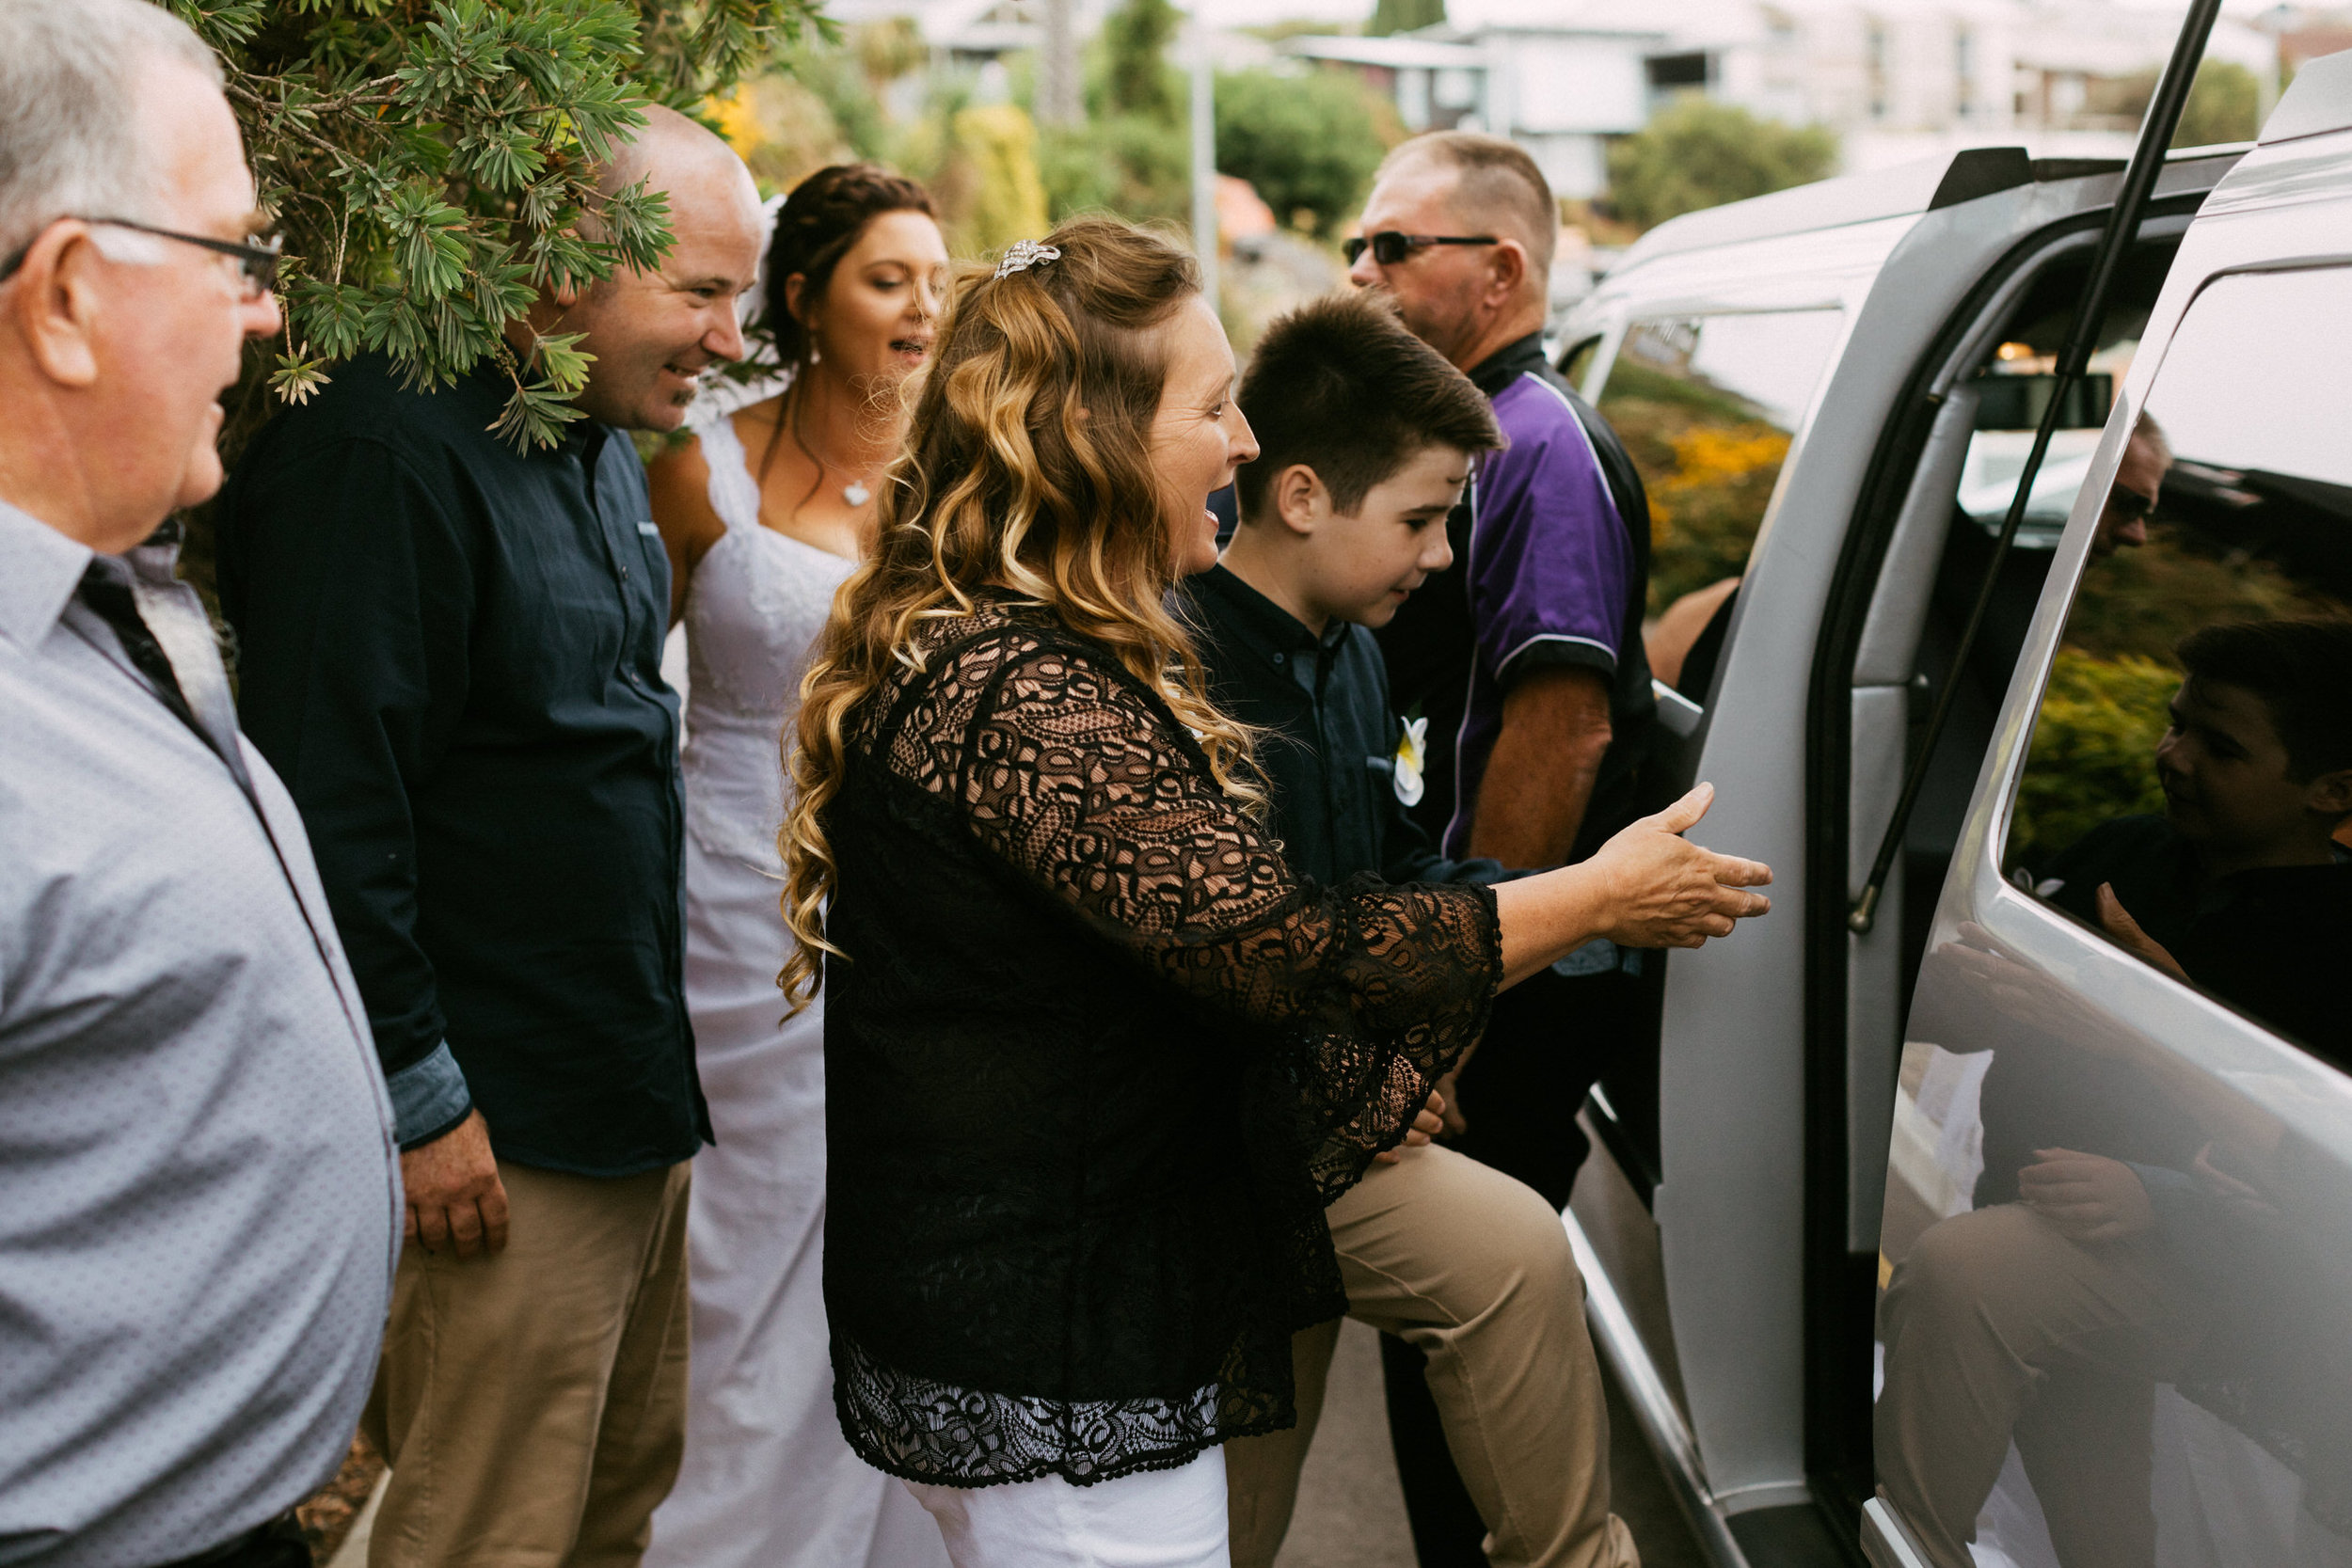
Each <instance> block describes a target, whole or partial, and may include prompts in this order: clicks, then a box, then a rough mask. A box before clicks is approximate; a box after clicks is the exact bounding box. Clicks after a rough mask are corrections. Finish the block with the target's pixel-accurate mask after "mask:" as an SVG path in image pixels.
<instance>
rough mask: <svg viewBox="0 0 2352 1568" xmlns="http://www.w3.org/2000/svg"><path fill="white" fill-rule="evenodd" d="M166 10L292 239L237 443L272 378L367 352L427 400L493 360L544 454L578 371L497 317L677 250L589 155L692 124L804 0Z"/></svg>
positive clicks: (261, 406) (252, 1)
mask: <svg viewBox="0 0 2352 1568" xmlns="http://www.w3.org/2000/svg"><path fill="white" fill-rule="evenodd" d="M169 4H170V6H171V8H172V9H173V10H174V11H176V12H178V13H179V14H180V15H181V16H182V17H183V18H185V19H186V20H187V21H188V22H189V23H190V24H192V25H194V27H195V28H196V30H197V32H198V33H199V35H200V36H201V37H202V38H203V39H204V40H205V41H207V42H208V43H210V44H211V45H212V46H213V47H214V48H215V50H216V51H218V52H219V54H220V56H221V61H222V64H223V66H224V67H225V68H226V70H227V72H228V88H229V100H230V104H231V106H232V107H234V109H235V110H236V113H237V117H238V119H239V121H240V123H241V124H242V126H243V128H244V131H245V135H246V152H247V154H248V156H249V157H250V159H251V161H252V164H253V170H254V175H255V178H256V180H257V182H259V185H260V192H261V198H262V205H263V206H264V207H265V208H266V209H267V210H268V211H269V212H270V213H271V214H272V216H273V217H274V219H275V220H276V223H277V225H278V231H279V232H280V233H281V234H282V235H283V236H284V239H285V246H286V255H287V261H286V264H285V271H284V277H285V281H284V284H283V290H284V301H285V305H286V327H285V336H284V339H283V341H282V342H280V343H278V344H277V345H275V347H274V350H273V352H272V354H271V355H270V356H268V359H269V362H265V363H258V364H257V365H256V367H255V373H252V374H249V375H248V377H247V380H246V386H245V387H244V388H241V394H242V395H241V396H240V397H239V398H238V399H237V400H236V403H235V404H234V413H235V416H236V418H235V422H234V424H232V426H231V428H230V431H229V432H228V441H229V444H230V446H231V447H233V446H234V445H235V444H236V442H237V441H238V440H239V439H240V438H241V437H242V436H245V435H247V434H249V433H250V431H251V429H252V428H253V427H254V426H255V425H257V424H258V423H259V422H260V420H261V419H262V417H263V415H264V413H265V411H266V405H267V400H266V397H265V396H263V395H262V391H261V388H262V383H263V382H264V381H265V382H266V384H267V385H268V386H269V387H270V388H275V390H276V391H277V393H278V396H280V397H283V398H286V399H291V400H296V401H298V400H300V399H302V398H304V397H307V396H308V395H310V392H312V391H313V390H315V389H316V388H319V387H321V386H323V385H325V383H326V380H327V379H328V377H329V376H330V375H331V374H332V373H333V367H334V365H335V364H336V363H337V362H338V361H340V360H342V359H345V358H348V357H349V356H352V355H355V354H358V353H360V352H363V351H381V352H384V353H386V354H389V356H391V358H392V360H393V362H394V363H395V364H396V365H397V366H399V367H400V369H401V370H402V372H404V373H405V374H406V375H407V376H408V377H409V379H410V380H411V381H413V382H414V383H416V384H418V385H420V386H424V387H442V386H448V385H450V384H451V383H453V381H455V380H456V378H457V377H458V376H460V375H462V374H464V373H465V372H467V371H469V369H471V368H472V367H473V366H474V365H475V364H476V363H477V362H478V361H480V360H482V359H485V358H491V359H495V360H497V361H498V363H499V364H500V365H501V368H502V369H504V371H505V372H506V373H507V374H508V376H509V377H510V378H511V379H512V381H513V383H514V387H515V391H514V395H513V397H512V398H511V400H510V401H509V402H508V404H507V406H506V410H505V413H504V416H503V418H502V419H501V421H500V429H501V432H502V433H503V434H504V435H506V436H508V437H509V438H510V439H513V440H516V441H517V442H535V443H541V444H548V443H552V442H553V441H554V440H555V439H556V438H557V437H558V436H559V434H560V432H561V431H562V429H563V426H564V424H565V423H566V422H567V421H569V420H573V419H576V418H578V417H579V410H578V409H576V408H574V407H573V406H572V405H571V404H570V403H569V401H568V400H569V398H570V397H571V395H572V394H573V393H575V392H577V391H578V390H579V389H580V385H581V384H582V382H583V381H584V379H585V377H586V374H587V359H586V356H583V355H581V354H580V352H579V351H578V348H577V342H578V340H577V338H575V337H568V336H565V337H552V338H547V339H542V340H541V341H540V342H539V345H538V348H537V350H536V351H535V352H534V353H532V354H531V355H529V356H524V357H520V358H518V356H516V354H515V353H514V352H513V351H512V350H511V349H510V348H509V347H508V346H507V342H506V340H505V337H504V327H505V325H506V324H507V323H508V322H510V321H513V320H515V319H516V317H518V316H520V315H521V314H522V313H523V312H524V310H526V309H528V308H529V307H530V305H531V303H532V299H533V297H534V296H535V293H536V292H537V290H538V289H539V288H540V287H541V286H542V285H544V284H546V283H548V282H549V281H551V280H555V279H562V278H571V279H579V280H583V281H585V280H590V279H596V278H601V277H608V276H610V275H611V274H612V270H613V269H614V268H615V267H616V266H621V265H630V266H647V265H651V264H653V263H654V262H655V261H658V260H659V258H660V256H661V255H662V254H663V253H665V252H666V251H667V250H668V248H669V245H670V243H671V241H670V232H669V229H668V225H667V217H668V204H667V202H666V201H665V200H664V199H663V198H661V197H660V195H659V194H657V193H653V192H650V191H647V190H645V189H644V187H643V186H642V185H640V186H638V187H634V188H632V189H630V190H628V191H625V192H622V193H621V194H620V195H619V196H617V197H614V198H611V199H610V200H607V199H605V198H601V197H599V196H598V195H597V194H596V190H595V187H594V182H593V178H594V173H595V166H596V163H597V161H598V160H599V159H600V158H602V157H603V156H604V155H605V154H606V153H607V152H608V151H609V150H610V148H611V147H612V140H613V138H614V136H615V135H619V134H621V133H622V132H624V131H626V130H627V129H628V128H630V127H632V126H635V125H637V124H639V123H642V121H643V114H642V112H641V111H642V110H643V109H644V106H645V105H646V104H647V103H669V104H672V105H675V106H677V107H681V108H690V109H691V107H693V106H694V105H697V104H699V103H703V102H704V101H705V100H706V99H707V97H708V96H710V95H711V94H713V93H715V92H721V91H723V90H725V89H726V88H728V87H731V86H732V85H733V84H734V83H735V82H736V81H737V80H738V79H739V77H741V76H742V75H743V74H744V73H745V71H748V70H749V69H750V68H751V67H752V66H753V65H754V64H755V62H756V60H757V59H758V57H759V56H760V55H761V53H762V52H763V51H764V50H765V49H767V48H768V47H769V46H770V44H771V42H780V41H783V40H788V39H792V38H797V37H798V36H800V35H801V33H802V32H803V30H806V29H808V28H810V27H811V26H812V25H815V24H816V18H817V13H816V10H815V8H814V3H813V0H628V3H626V4H623V3H620V0H500V3H499V4H496V5H492V4H488V3H485V0H435V3H434V4H432V5H431V6H430V7H427V6H426V5H425V4H423V3H421V0H342V4H337V5H333V6H328V5H324V4H321V3H320V0H169ZM592 222H600V223H601V226H602V230H603V232H602V235H601V237H599V238H590V237H589V234H590V232H591V231H592V230H591V229H590V228H589V227H588V226H589V225H590V224H591V223H592Z"/></svg>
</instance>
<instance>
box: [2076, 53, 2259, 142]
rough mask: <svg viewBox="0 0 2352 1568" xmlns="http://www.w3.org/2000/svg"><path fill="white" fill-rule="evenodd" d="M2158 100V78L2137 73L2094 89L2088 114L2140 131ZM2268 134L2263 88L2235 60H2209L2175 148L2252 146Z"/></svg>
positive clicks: (2087, 100) (2192, 89)
mask: <svg viewBox="0 0 2352 1568" xmlns="http://www.w3.org/2000/svg"><path fill="white" fill-rule="evenodd" d="M2155 95H2156V72H2154V71H2137V72H2135V73H2133V74H2132V75H2129V76H2115V77H2108V78H2106V79H2105V80H2099V81H2093V82H2091V83H2090V84H2089V85H2088V91H2087V92H2086V94H2085V97H2084V103H2083V108H2084V110H2085V112H2086V113H2087V114H2090V115H2092V116H2095V117H2098V118H2099V119H2106V120H2107V121H2109V122H2110V123H2113V124H2116V125H2117V126H2119V127H2121V126H2122V125H2125V124H2129V125H2137V124H2138V123H2139V121H2140V120H2141V119H2145V118H2146V116H2147V113H2148V101H2149V100H2150V99H2152V98H2153V97H2155ZM2261 129H2262V84H2261V83H2260V82H2259V81H2257V80H2256V79H2255V77H2254V73H2253V72H2252V71H2249V70H2247V69H2246V68H2245V67H2244V66H2242V65H2239V64H2238V63H2237V62H2236V61H2234V60H2215V59H2208V60H2206V61H2205V62H2204V63H2203V64H2201V65H2200V66H2199V67H2198V68H2197V80H2195V81H2194V82H2191V83H2190V84H2189V88H2188V102H2187V103H2184V104H2183V105H2181V123H2180V124H2179V125H2178V126H2176V127H2175V128H2174V129H2173V132H2172V145H2173V146H2174V147H2211V146H2213V145H2215V144H2216V143H2218V142H2235V141H2252V140H2253V139H2254V135H2255V133H2256V132H2258V131H2260V130H2261Z"/></svg>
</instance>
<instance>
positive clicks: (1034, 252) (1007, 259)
mask: <svg viewBox="0 0 2352 1568" xmlns="http://www.w3.org/2000/svg"><path fill="white" fill-rule="evenodd" d="M1060 260H1061V250H1060V247H1058V246H1057V245H1040V244H1039V243H1038V242H1037V241H1035V240H1015V241H1013V242H1012V244H1010V245H1007V246H1006V247H1005V254H1004V259H1003V260H1001V261H998V262H997V263H996V276H997V277H1011V276H1012V275H1013V274H1014V273H1016V272H1026V271H1028V270H1029V269H1030V268H1031V267H1033V266H1036V265H1037V264H1038V263H1039V262H1041V261H1060Z"/></svg>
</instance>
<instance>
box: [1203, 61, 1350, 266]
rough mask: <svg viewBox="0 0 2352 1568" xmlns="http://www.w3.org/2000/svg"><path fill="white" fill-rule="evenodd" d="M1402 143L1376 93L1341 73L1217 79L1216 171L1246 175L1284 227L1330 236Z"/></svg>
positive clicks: (1263, 74) (1261, 74)
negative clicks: (1301, 220)
mask: <svg viewBox="0 0 2352 1568" xmlns="http://www.w3.org/2000/svg"><path fill="white" fill-rule="evenodd" d="M1393 139H1394V138H1393V137H1392V136H1389V135H1383V134H1382V127H1381V124H1380V121H1379V118H1378V115H1377V113H1376V111H1375V107H1374V103H1373V101H1372V98H1371V95H1370V94H1369V93H1368V92H1367V91H1366V89H1365V88H1364V87H1363V85H1362V84H1361V83H1360V82H1359V81H1358V80H1357V79H1356V77H1355V76H1354V75H1352V74H1350V73H1348V72H1344V71H1310V72H1308V73H1307V74H1305V75H1303V76H1277V75H1275V74H1274V73H1273V72H1272V71H1234V72H1232V73H1231V74H1227V75H1221V76H1219V77H1218V78H1217V80H1216V166H1217V172H1218V173H1220V174H1232V175H1238V176H1239V177H1241V178H1242V179H1244V180H1247V181H1248V182H1250V184H1252V185H1254V186H1256V187H1257V191H1258V195H1259V196H1260V197H1262V198H1264V200H1265V204H1266V205H1267V206H1269V207H1271V208H1273V209H1274V212H1275V214H1276V215H1277V216H1278V217H1279V218H1280V219H1281V220H1282V221H1283V222H1284V223H1287V224H1293V225H1294V226H1296V220H1297V219H1298V217H1299V216H1300V215H1301V214H1304V215H1305V216H1306V218H1307V223H1306V225H1305V227H1309V228H1311V229H1312V230H1313V231H1314V232H1316V233H1319V234H1327V233H1329V232H1330V231H1331V230H1334V229H1335V228H1337V227H1338V226H1339V223H1340V220H1341V219H1343V218H1344V217H1346V216H1347V215H1348V214H1350V213H1353V212H1354V211H1356V209H1357V208H1358V207H1359V206H1361V205H1362V204H1363V199H1364V193H1365V192H1367V191H1368V190H1370V189H1371V188H1372V176H1373V171H1374V170H1375V169H1376V168H1378V167H1379V166H1380V160H1381V158H1382V156H1383V155H1385V154H1386V153H1387V151H1388V150H1389V146H1390V143H1391V141H1392V140H1393Z"/></svg>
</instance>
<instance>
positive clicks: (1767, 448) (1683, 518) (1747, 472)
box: [1600, 309, 1844, 616]
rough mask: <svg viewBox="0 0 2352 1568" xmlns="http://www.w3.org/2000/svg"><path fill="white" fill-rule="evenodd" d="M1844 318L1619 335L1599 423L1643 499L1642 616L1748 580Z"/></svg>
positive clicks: (1782, 317)
mask: <svg viewBox="0 0 2352 1568" xmlns="http://www.w3.org/2000/svg"><path fill="white" fill-rule="evenodd" d="M1843 315H1844V313H1843V312H1842V311H1839V310H1835V309H1823V310H1776V311H1765V312H1756V313H1750V314H1739V315H1718V316H1661V317H1652V318H1649V319H1645V320H1641V321H1636V322H1634V323H1632V324H1631V325H1629V326H1628V327H1627V329H1626V334H1625V341H1624V343H1623V344H1622V346H1621V347H1619V349H1618V350H1617V357H1616V362H1615V363H1614V364H1613V365H1612V366H1611V367H1610V371H1609V379H1608V381H1607V382H1606V383H1604V384H1603V386H1602V388H1601V394H1600V411H1601V413H1602V414H1603V415H1604V416H1606V417H1607V419H1608V420H1609V422H1610V424H1611V425H1612V426H1613V427H1614V428H1615V430H1616V432H1617V435H1618V436H1619V437H1620V438H1622V439H1623V440H1624V442H1625V445H1626V450H1627V451H1628V452H1629V453H1630V454H1631V456H1632V458H1633V463H1634V467H1637V468H1639V469H1640V470H1641V473H1642V483H1643V484H1644V485H1645V487H1646V488H1647V489H1648V491H1649V505H1650V541H1651V556H1650V584H1649V612H1650V614H1651V615H1653V616H1655V615H1658V614H1660V613H1661V612H1662V611H1664V610H1666V609H1667V608H1668V607H1669V606H1671V605H1672V604H1674V602H1675V601H1676V600H1677V599H1679V598H1681V597H1683V596H1684V595H1685V594H1692V593H1693V592H1696V591H1699V590H1703V589H1707V588H1708V587H1709V586H1710V585H1714V584H1718V583H1721V582H1723V581H1724V580H1725V579H1727V578H1737V577H1739V576H1740V573H1742V572H1743V571H1745V570H1746V569H1747V563H1748V552H1749V550H1750V549H1751V548H1752V547H1753V546H1755V544H1756V529H1757V528H1758V526H1759V525H1761V524H1762V522H1763V520H1764V508H1765V506H1766V505H1767V503H1769V502H1770V501H1771V499H1772V486H1773V484H1774V483H1775V482H1777V481H1778V479H1779V478H1780V466H1781V462H1782V460H1783V459H1784V458H1786V457H1787V456H1788V442H1789V438H1790V437H1791V436H1794V435H1795V434H1796V431H1797V426H1798V424H1799V423H1800V421H1802V420H1803V419H1804V411H1805V409H1806V408H1807V406H1809V405H1810V404H1811V403H1812V401H1813V392H1814V388H1816V387H1818V386H1819V385H1820V380H1821V372H1823V371H1825V370H1826V369H1828V367H1829V362H1830V357H1831V356H1832V354H1834V353H1835V352H1836V347H1837V342H1838V338H1839V334H1840V328H1841V325H1842V320H1843Z"/></svg>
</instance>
